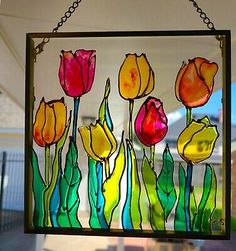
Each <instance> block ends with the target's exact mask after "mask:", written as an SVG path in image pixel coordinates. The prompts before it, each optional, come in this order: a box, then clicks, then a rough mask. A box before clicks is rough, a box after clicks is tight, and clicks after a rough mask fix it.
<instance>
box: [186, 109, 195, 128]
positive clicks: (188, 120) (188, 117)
mask: <svg viewBox="0 0 236 251" xmlns="http://www.w3.org/2000/svg"><path fill="white" fill-rule="evenodd" d="M192 119H193V117H192V108H189V107H186V125H187V126H188V125H189V124H190V123H191V121H192Z"/></svg>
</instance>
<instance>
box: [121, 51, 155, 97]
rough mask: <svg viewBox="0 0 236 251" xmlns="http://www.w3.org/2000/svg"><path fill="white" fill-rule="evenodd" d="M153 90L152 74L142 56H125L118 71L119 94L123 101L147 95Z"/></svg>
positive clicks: (145, 59)
mask: <svg viewBox="0 0 236 251" xmlns="http://www.w3.org/2000/svg"><path fill="white" fill-rule="evenodd" d="M153 88H154V72H153V70H152V68H151V66H150V64H149V62H148V60H147V58H146V56H145V55H144V54H142V55H141V56H137V54H127V55H126V58H125V60H124V62H123V64H122V66H121V68H120V71H119V92H120V95H121V97H123V98H124V99H137V98H141V97H144V96H146V95H148V94H149V93H150V92H151V91H152V90H153Z"/></svg>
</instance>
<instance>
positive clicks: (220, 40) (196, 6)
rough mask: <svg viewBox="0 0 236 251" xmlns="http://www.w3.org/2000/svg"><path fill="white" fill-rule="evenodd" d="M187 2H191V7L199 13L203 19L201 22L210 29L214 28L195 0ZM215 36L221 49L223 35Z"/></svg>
mask: <svg viewBox="0 0 236 251" xmlns="http://www.w3.org/2000/svg"><path fill="white" fill-rule="evenodd" d="M189 2H192V3H193V7H194V8H195V9H196V11H197V13H199V16H200V18H201V19H202V20H203V23H204V24H206V26H207V28H208V29H210V30H213V31H214V30H216V29H215V26H214V24H213V22H212V21H211V20H210V18H209V17H208V16H207V14H206V13H205V12H204V11H203V10H202V9H201V8H200V7H199V5H198V4H197V2H196V1H195V0H189ZM215 38H216V39H217V40H218V41H219V42H220V48H221V49H222V46H223V37H222V36H215Z"/></svg>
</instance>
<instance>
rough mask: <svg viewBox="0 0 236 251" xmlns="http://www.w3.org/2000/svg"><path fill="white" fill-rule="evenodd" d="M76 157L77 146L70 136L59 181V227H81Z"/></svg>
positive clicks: (78, 173) (78, 172)
mask: <svg viewBox="0 0 236 251" xmlns="http://www.w3.org/2000/svg"><path fill="white" fill-rule="evenodd" d="M77 159H78V152H77V148H76V145H75V143H74V141H73V139H72V138H70V144H69V150H68V152H67V155H66V164H65V170H64V174H63V175H62V177H61V181H60V198H61V204H60V208H59V212H58V223H59V225H60V226H61V227H79V228H80V227H81V224H80V222H79V220H78V217H77V211H78V207H79V202H80V200H79V196H78V187H79V184H80V181H81V172H80V170H79V167H78V164H77Z"/></svg>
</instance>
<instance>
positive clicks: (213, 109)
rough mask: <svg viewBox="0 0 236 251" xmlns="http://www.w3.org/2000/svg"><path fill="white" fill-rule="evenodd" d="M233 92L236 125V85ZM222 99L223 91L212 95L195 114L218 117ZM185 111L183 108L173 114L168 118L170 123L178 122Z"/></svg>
mask: <svg viewBox="0 0 236 251" xmlns="http://www.w3.org/2000/svg"><path fill="white" fill-rule="evenodd" d="M231 90H232V92H231V119H232V124H234V125H236V102H235V100H236V83H233V84H232V89H231ZM221 97H222V90H218V91H215V92H214V93H213V94H212V95H211V98H210V99H209V101H208V102H207V103H206V104H205V105H204V106H202V107H199V108H195V109H193V113H198V114H199V113H203V114H206V115H211V114H212V115H214V116H217V115H218V113H219V110H220V108H221V104H220V102H219V101H220V100H221ZM184 114H185V109H184V108H183V109H182V108H181V109H179V110H177V111H175V112H173V113H172V114H170V117H169V116H168V119H169V121H170V122H174V121H172V120H177V119H179V117H181V116H184Z"/></svg>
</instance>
